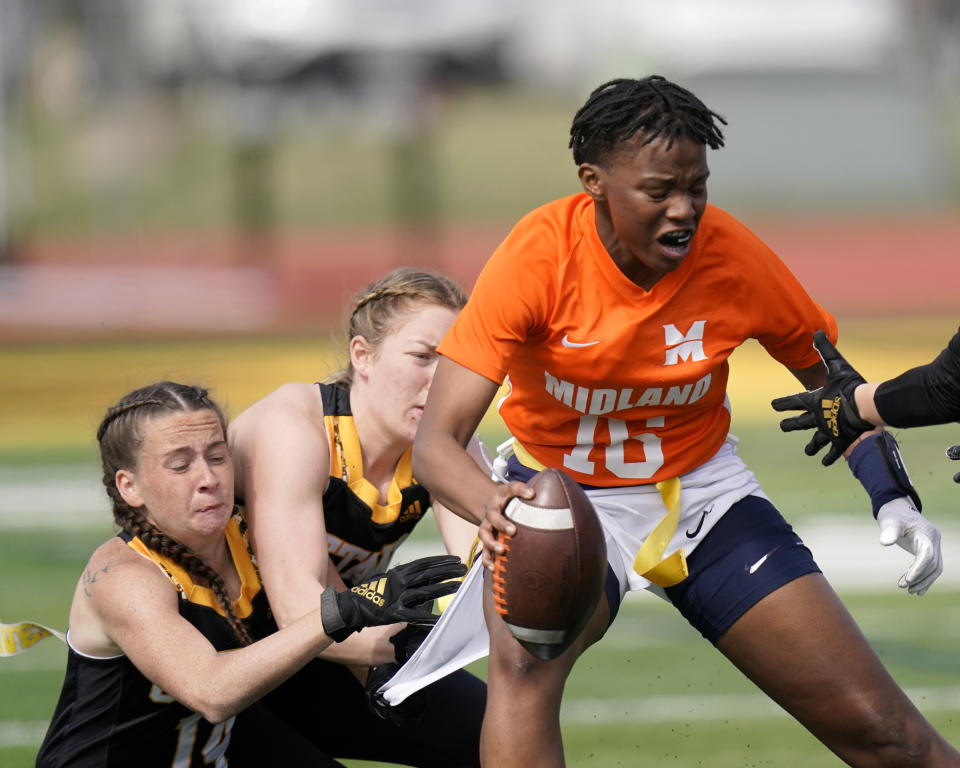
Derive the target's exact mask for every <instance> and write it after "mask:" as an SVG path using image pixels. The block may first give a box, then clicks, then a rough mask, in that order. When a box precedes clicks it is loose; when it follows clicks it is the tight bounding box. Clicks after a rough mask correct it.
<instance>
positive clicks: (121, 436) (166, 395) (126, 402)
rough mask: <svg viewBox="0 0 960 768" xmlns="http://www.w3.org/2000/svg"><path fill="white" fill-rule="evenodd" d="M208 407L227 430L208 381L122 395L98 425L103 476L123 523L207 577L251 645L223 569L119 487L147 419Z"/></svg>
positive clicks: (133, 463)
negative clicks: (206, 386) (130, 501)
mask: <svg viewBox="0 0 960 768" xmlns="http://www.w3.org/2000/svg"><path fill="white" fill-rule="evenodd" d="M204 410H208V411H212V412H213V413H214V414H215V415H216V417H217V419H218V420H219V421H220V426H221V428H222V429H223V432H224V434H226V420H225V419H224V416H223V411H222V410H221V409H220V406H218V405H217V404H216V402H214V400H213V399H212V398H211V397H210V395H209V393H208V392H207V390H206V389H204V388H202V387H196V386H186V385H183V384H176V383H174V382H171V381H161V382H157V383H155V384H151V385H148V386H146V387H141V388H140V389H137V390H134V391H133V392H131V393H129V394H128V395H126V396H124V397H123V398H121V399H120V401H119V402H118V403H117V404H116V405H114V406H112V407H111V408H109V409H108V410H107V413H106V415H105V416H104V417H103V420H102V421H101V422H100V426H99V428H98V429H97V441H98V442H99V443H100V462H101V465H102V468H103V477H102V481H103V486H104V488H105V489H106V492H107V496H108V497H109V499H110V501H111V503H112V505H113V519H114V520H115V521H116V523H117V525H119V526H120V528H121V529H122V530H124V531H126V532H127V533H128V534H130V535H131V536H137V537H139V539H140V540H141V541H142V542H143V543H144V544H145V545H146V546H147V547H148V548H150V549H152V550H153V551H154V552H158V553H159V554H161V555H163V556H164V557H168V558H170V559H171V560H173V562H175V563H176V564H177V565H179V566H180V567H182V568H183V569H184V570H185V571H186V572H187V573H189V574H190V578H191V579H193V580H195V581H205V582H206V583H207V584H208V585H209V586H210V589H211V590H212V591H213V594H214V596H215V597H216V598H217V604H218V605H219V606H220V609H221V610H222V611H223V613H224V615H225V616H226V619H227V621H228V622H229V624H230V627H231V628H232V629H233V633H234V634H235V635H236V637H237V640H239V641H240V643H241V644H242V645H249V644H250V643H252V642H253V638H251V636H250V633H249V632H248V631H247V628H246V627H245V626H244V625H243V622H241V621H240V618H239V617H238V616H237V612H236V610H234V607H233V602H232V601H231V600H230V596H229V595H228V594H227V590H226V586H225V585H224V583H223V579H222V578H221V577H220V574H218V573H217V572H216V571H214V570H213V568H211V567H210V566H209V565H207V564H206V563H205V562H204V561H203V560H202V559H200V557H198V556H197V555H195V554H194V553H193V552H191V551H190V550H189V549H188V548H187V547H185V546H183V545H182V544H181V543H180V542H178V541H176V540H175V539H172V538H170V537H169V536H167V535H166V534H165V533H164V532H163V531H161V530H159V529H158V528H157V527H156V526H154V525H152V524H151V523H150V522H149V521H148V520H147V519H146V517H144V515H143V513H142V511H141V510H140V508H134V507H131V506H130V505H129V504H127V502H126V501H124V499H123V497H122V496H121V495H120V491H119V490H118V489H117V483H116V476H117V472H118V471H119V470H120V469H136V467H137V458H138V455H139V452H140V449H141V448H142V447H143V440H144V436H143V424H144V422H145V421H146V420H147V419H148V418H150V417H151V416H155V415H157V414H160V413H174V412H179V411H204Z"/></svg>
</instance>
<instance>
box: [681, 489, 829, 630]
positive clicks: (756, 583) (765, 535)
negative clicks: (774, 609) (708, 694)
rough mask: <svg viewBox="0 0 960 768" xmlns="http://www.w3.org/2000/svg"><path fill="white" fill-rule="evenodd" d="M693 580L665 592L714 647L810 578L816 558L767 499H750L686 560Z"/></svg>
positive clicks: (732, 511)
mask: <svg viewBox="0 0 960 768" xmlns="http://www.w3.org/2000/svg"><path fill="white" fill-rule="evenodd" d="M687 566H688V567H689V569H690V575H689V576H687V578H686V579H684V580H683V581H681V582H680V583H679V584H677V585H676V586H673V587H667V588H666V590H665V592H666V593H667V597H669V598H670V602H672V603H673V604H674V605H675V606H676V607H677V609H678V610H679V611H680V613H682V614H683V615H684V617H685V618H686V619H687V621H689V622H690V623H691V624H692V625H693V626H694V627H695V628H696V629H697V631H699V632H700V634H701V635H703V636H704V637H705V638H707V640H709V641H710V642H711V643H713V644H714V645H716V644H717V640H718V639H719V637H720V636H721V635H722V634H723V633H724V632H726V631H727V630H728V629H729V628H730V627H731V626H732V625H733V623H734V622H735V621H736V620H737V619H739V618H740V617H741V616H742V615H743V614H744V613H746V612H747V610H749V609H750V608H752V607H753V606H754V605H756V604H757V603H758V602H759V601H760V600H761V599H762V598H764V597H766V596H767V595H769V594H770V593H771V592H775V591H776V590H778V589H780V587H782V586H783V585H784V584H787V583H788V582H791V581H793V580H794V579H796V578H799V577H800V576H803V575H805V574H808V573H820V572H821V571H820V568H819V567H818V566H817V564H816V562H814V559H813V555H812V554H811V552H810V550H809V549H807V547H806V546H805V545H804V543H803V541H801V539H800V537H799V536H797V534H796V533H794V531H793V528H791V527H790V524H789V523H788V522H787V521H786V520H784V519H783V516H782V515H781V514H780V513H779V512H778V511H777V509H776V508H775V507H774V506H773V504H771V503H770V502H769V501H767V500H766V499H763V498H760V497H759V496H747V497H746V498H744V499H741V500H740V501H738V502H737V503H736V504H734V505H733V506H732V507H730V509H729V510H727V513H726V514H725V515H724V516H723V517H721V518H720V521H719V522H718V523H717V524H716V525H715V526H714V527H713V530H711V531H710V533H708V534H707V535H706V536H705V537H704V539H703V541H701V542H700V544H699V545H698V546H697V548H696V549H695V550H694V551H693V553H692V554H691V555H690V556H689V557H688V558H687Z"/></svg>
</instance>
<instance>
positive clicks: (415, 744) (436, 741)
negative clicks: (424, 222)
mask: <svg viewBox="0 0 960 768" xmlns="http://www.w3.org/2000/svg"><path fill="white" fill-rule="evenodd" d="M318 386H319V387H320V392H321V395H322V397H323V410H324V425H325V427H326V430H327V435H328V438H329V440H330V457H331V458H330V479H329V484H328V486H327V489H326V491H325V493H324V495H323V513H324V520H325V523H326V528H327V539H328V541H329V551H330V557H331V558H332V559H333V561H334V562H335V563H336V564H337V570H338V571H339V573H340V576H341V578H342V579H343V580H344V582H345V583H346V584H347V585H348V586H353V585H355V584H357V583H358V582H360V581H363V579H365V578H367V577H368V576H371V575H373V574H374V573H377V572H382V571H385V570H387V569H388V568H389V562H390V559H391V556H392V555H393V553H394V551H395V550H396V548H397V547H398V546H399V545H400V543H401V542H402V541H403V540H404V539H405V538H406V537H407V536H408V535H409V533H410V531H412V530H413V528H414V526H415V525H416V524H417V522H419V520H420V519H421V517H422V516H423V514H424V513H425V512H426V511H427V509H428V508H429V506H430V494H429V493H428V492H427V491H426V489H425V488H423V486H421V485H419V484H418V483H417V481H416V480H415V479H414V478H413V474H412V472H411V462H410V449H407V451H406V452H405V453H404V455H403V456H402V457H401V459H400V461H399V463H398V465H397V469H396V471H395V473H394V476H393V479H392V480H391V483H390V489H389V491H388V493H387V503H386V504H379V503H378V498H379V494H378V492H377V490H376V488H374V487H373V485H371V484H370V482H369V481H367V480H366V479H365V478H364V476H363V456H362V453H361V448H360V442H359V440H358V438H357V432H356V428H355V426H354V423H353V416H352V414H351V411H350V395H349V391H348V390H347V389H345V388H343V387H340V386H337V385H329V384H319V385H318ZM424 693H425V695H424V696H423V699H422V701H421V704H422V706H423V711H422V712H421V713H420V714H419V716H418V717H417V718H416V722H415V723H414V722H411V723H407V724H406V725H404V726H402V727H401V726H399V725H397V724H395V723H394V722H392V721H390V720H385V719H383V718H381V717H378V716H377V715H375V714H374V713H373V712H371V711H370V708H369V706H368V702H367V696H366V693H365V692H364V689H363V686H362V685H360V684H359V683H358V682H357V678H356V677H354V675H353V673H352V672H350V670H349V669H348V668H347V667H345V666H344V665H342V664H334V663H331V662H328V661H323V660H316V661H314V662H311V663H310V664H309V665H308V667H307V668H306V669H304V670H303V671H302V672H301V673H298V674H297V675H295V676H294V677H293V678H292V679H291V680H289V681H288V682H287V683H285V684H284V685H283V686H281V687H280V688H279V689H277V691H276V692H275V693H272V694H269V695H268V696H267V697H265V698H264V699H263V704H264V706H266V707H269V708H270V709H271V710H272V711H273V712H275V713H276V714H277V715H278V717H279V718H280V719H282V720H283V721H284V722H286V723H290V724H291V725H293V726H294V727H295V728H296V729H297V730H298V731H300V732H301V733H303V734H306V735H308V737H309V738H310V739H311V740H312V741H313V743H314V744H315V745H316V746H317V747H318V748H319V749H320V750H322V751H323V752H324V753H325V754H327V755H331V756H333V757H335V758H342V759H349V758H352V759H358V760H376V761H382V762H390V763H395V764H398V765H411V766H420V767H421V768H470V767H472V766H479V765H480V725H481V723H482V721H483V711H484V707H485V706H486V693H487V688H486V685H485V684H484V682H483V681H482V680H480V679H479V678H477V677H476V676H474V675H472V674H470V673H469V672H467V671H465V670H462V669H461V670H457V671H456V672H454V673H453V674H450V675H448V676H446V677H444V678H442V679H440V680H438V681H436V682H435V683H433V684H432V685H429V686H427V687H426V688H425V689H424Z"/></svg>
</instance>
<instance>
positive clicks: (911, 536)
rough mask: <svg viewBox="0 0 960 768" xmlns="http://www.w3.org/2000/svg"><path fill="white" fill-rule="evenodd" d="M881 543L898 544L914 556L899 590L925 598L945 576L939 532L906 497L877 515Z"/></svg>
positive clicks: (886, 544)
mask: <svg viewBox="0 0 960 768" xmlns="http://www.w3.org/2000/svg"><path fill="white" fill-rule="evenodd" d="M877 524H878V525H879V526H880V543H881V544H883V546H885V547H889V546H890V545H891V544H899V545H900V547H901V548H903V549H905V550H907V552H909V553H910V554H911V555H914V558H913V563H912V564H911V565H910V567H909V568H908V569H907V572H906V573H904V574H903V576H901V577H900V582H899V584H898V586H900V587H901V588H902V589H906V590H907V591H908V592H909V593H910V594H912V595H922V594H923V593H924V592H926V591H927V590H928V589H930V585H931V584H933V582H935V581H936V580H937V578H938V577H939V576H940V574H941V573H943V553H942V552H941V551H940V531H938V530H937V528H936V526H934V525H933V523H931V522H930V521H929V520H927V518H925V517H924V516H923V515H921V514H920V513H919V512H918V511H917V508H916V507H915V506H914V505H913V502H912V501H910V498H909V497H907V496H901V497H900V498H898V499H894V500H893V501H888V502H887V503H886V504H884V505H883V506H882V507H880V509H879V510H878V511H877Z"/></svg>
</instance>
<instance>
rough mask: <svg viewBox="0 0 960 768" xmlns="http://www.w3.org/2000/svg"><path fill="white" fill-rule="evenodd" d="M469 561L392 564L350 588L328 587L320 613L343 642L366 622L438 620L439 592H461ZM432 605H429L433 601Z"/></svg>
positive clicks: (430, 622)
mask: <svg viewBox="0 0 960 768" xmlns="http://www.w3.org/2000/svg"><path fill="white" fill-rule="evenodd" d="M466 572H467V569H466V566H465V565H464V564H463V563H461V562H460V558H458V557H455V556H454V555H438V556H436V557H422V558H420V559H419V560H414V561H412V562H410V563H404V564H403V565H398V566H396V567H394V568H391V569H390V570H389V571H387V572H386V573H380V574H377V575H376V576H374V577H373V578H371V579H369V580H368V581H365V582H363V583H362V584H357V586H355V587H352V588H351V589H349V590H347V591H346V592H337V591H336V590H335V589H334V588H333V587H327V589H326V590H325V591H324V593H323V595H322V597H321V599H320V618H321V620H322V621H323V630H324V632H326V633H327V636H328V637H330V638H332V639H333V640H335V641H336V642H338V643H339V642H341V641H342V640H343V639H344V638H346V637H348V636H349V635H351V634H352V633H353V632H356V631H357V630H359V629H362V628H363V627H372V626H376V625H378V624H393V623H394V622H397V621H406V622H409V623H411V624H426V625H433V624H436V623H437V619H438V618H439V616H437V615H435V614H434V613H433V612H432V610H431V609H432V607H433V605H432V603H433V601H434V600H435V599H437V598H438V597H443V596H444V595H449V594H450V593H451V592H455V591H456V589H457V587H459V586H460V582H459V581H448V579H456V578H457V577H459V576H463V575H464V574H465V573H466ZM428 603H429V605H425V604H428Z"/></svg>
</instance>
